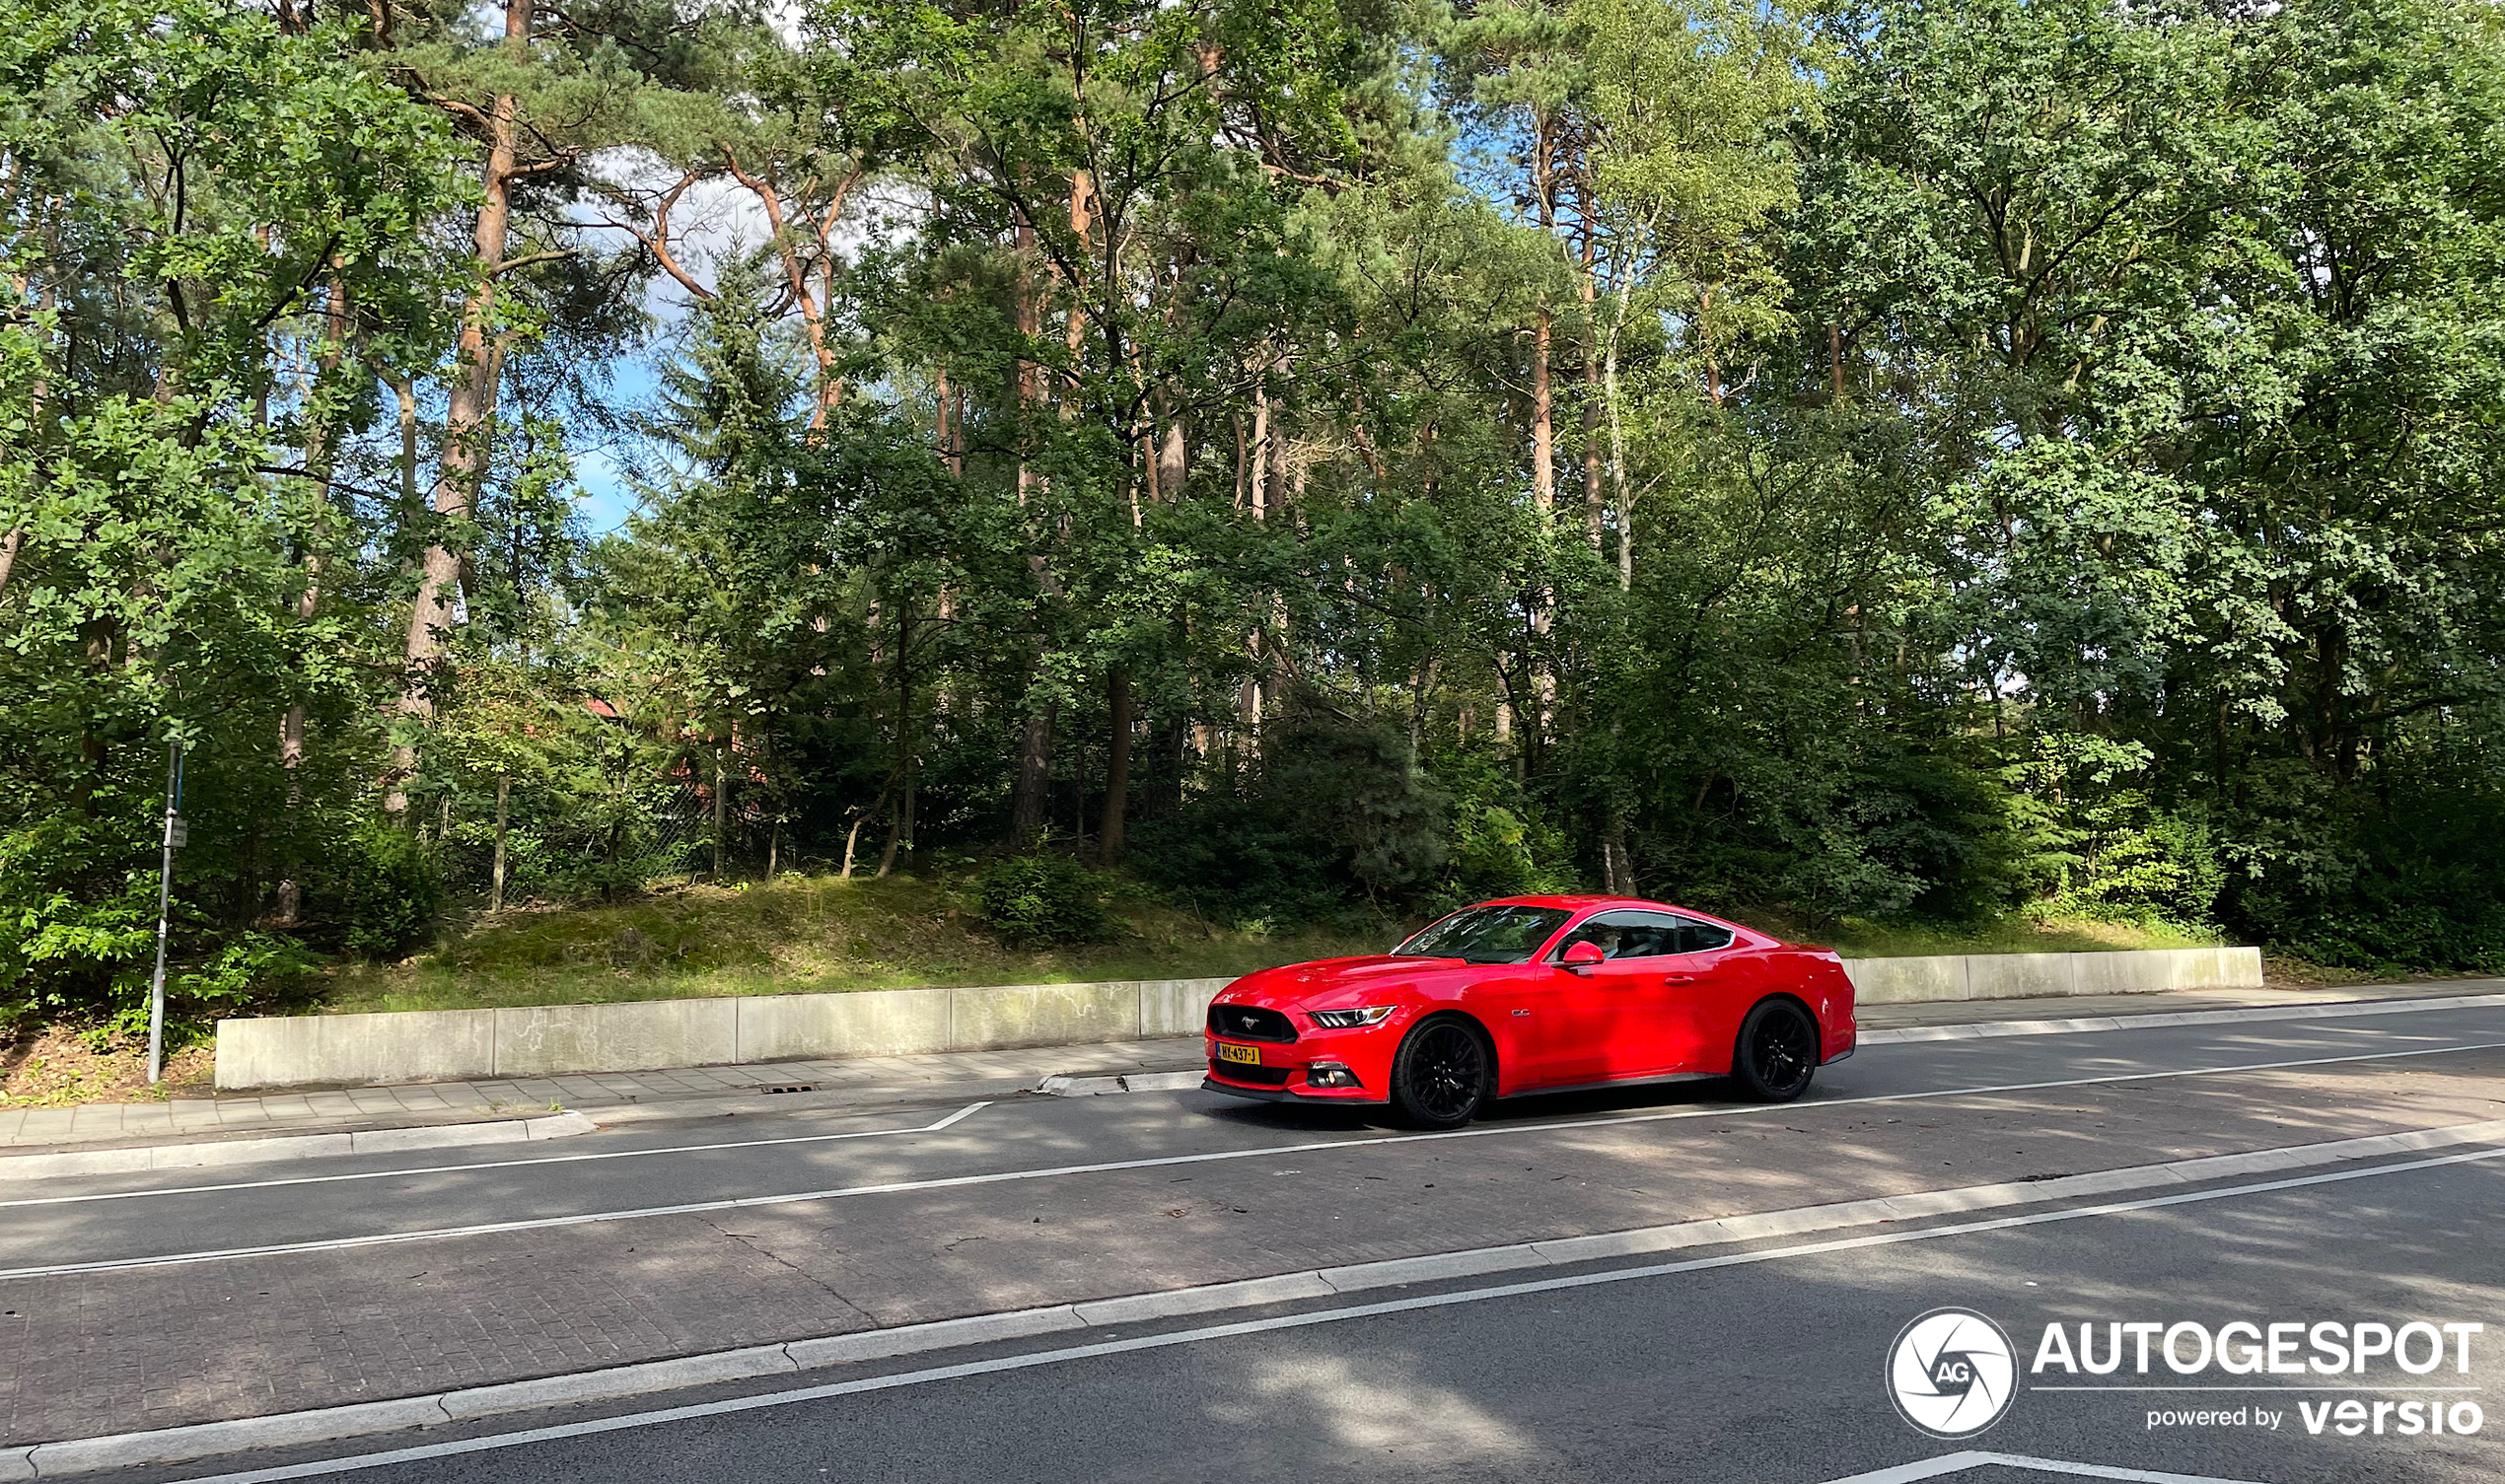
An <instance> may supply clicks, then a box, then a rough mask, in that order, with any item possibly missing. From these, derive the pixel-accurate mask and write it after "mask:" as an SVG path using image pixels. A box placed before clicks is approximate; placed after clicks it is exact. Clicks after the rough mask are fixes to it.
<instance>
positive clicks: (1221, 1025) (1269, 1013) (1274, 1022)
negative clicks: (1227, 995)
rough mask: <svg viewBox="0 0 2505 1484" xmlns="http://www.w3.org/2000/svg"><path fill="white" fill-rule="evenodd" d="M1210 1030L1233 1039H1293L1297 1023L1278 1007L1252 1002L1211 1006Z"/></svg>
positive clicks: (1211, 1032)
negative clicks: (1278, 1009) (1283, 1013)
mask: <svg viewBox="0 0 2505 1484" xmlns="http://www.w3.org/2000/svg"><path fill="white" fill-rule="evenodd" d="M1209 1033H1210V1034H1212V1035H1223V1036H1225V1037H1226V1038H1227V1039H1229V1040H1233V1041H1292V1040H1294V1039H1296V1024H1295V1022H1293V1021H1290V1020H1289V1019H1288V1018H1287V1017H1285V1016H1283V1015H1281V1014H1279V1013H1278V1012H1277V1011H1275V1010H1261V1009H1258V1008H1256V1007H1254V1006H1251V1005H1212V1006H1210V1007H1209Z"/></svg>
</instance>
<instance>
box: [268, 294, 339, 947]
mask: <svg viewBox="0 0 2505 1484" xmlns="http://www.w3.org/2000/svg"><path fill="white" fill-rule="evenodd" d="M349 318H350V311H349V306H348V286H347V285H346V284H345V283H343V282H341V281H340V280H339V279H338V278H337V277H335V276H334V277H333V278H332V279H331V281H330V295H329V301H328V303H327V304H326V305H325V306H324V308H323V313H322V350H321V352H320V353H319V355H318V356H317V357H316V362H315V364H316V366H317V368H318V369H317V371H316V373H315V378H314V387H315V391H316V395H317V396H319V394H320V392H321V390H322V389H323V388H324V387H325V386H326V385H327V384H328V383H329V381H330V380H331V378H333V377H334V376H336V375H337V374H338V371H339V363H340V361H341V360H342V359H343V358H344V357H345V356H346V354H347V345H348V322H349ZM329 433H330V430H329V426H328V424H327V423H326V422H324V421H323V419H322V412H321V410H320V408H319V407H318V406H317V407H310V408H308V411H307V419H306V428H305V472H306V473H307V474H308V475H310V476H312V479H313V487H314V519H313V523H312V525H313V529H312V530H311V531H310V532H309V533H308V536H307V542H306V551H305V591H304V592H302V593H300V594H298V595H297V597H296V621H297V622H298V623H311V622H312V621H313V617H314V614H315V612H316V611H318V610H319V609H320V607H321V606H322V539H323V534H324V533H323V530H322V526H323V521H322V517H323V515H324V514H325V513H326V512H327V511H328V509H329V493H330V466H331V441H330V436H329ZM304 761H305V703H304V701H303V700H302V699H298V700H295V701H291V702H290V703H288V707H287V714H286V715H285V716H284V717H281V718H280V719H279V723H278V766H279V767H280V768H281V769H282V770H284V771H285V772H286V774H287V800H286V803H285V804H284V805H283V806H282V813H281V814H280V818H281V820H282V821H283V826H282V828H281V829H280V831H279V838H280V841H281V848H282V849H284V850H285V851H286V859H285V861H284V862H283V870H282V874H281V875H280V877H279V881H278V890H277V892H276V897H275V901H274V904H273V911H272V913H271V918H272V922H273V925H275V926H278V927H293V926H295V924H296V920H297V919H298V918H299V917H300V916H302V915H303V911H304V886H303V883H299V882H298V881H297V880H296V851H295V844H294V841H295V831H294V829H293V825H294V823H295V820H296V814H297V812H298V810H299V809H300V808H301V807H302V805H303V802H304V788H303V783H302V781H301V780H300V779H299V778H298V777H297V773H298V770H299V769H300V768H302V766H303V765H304Z"/></svg>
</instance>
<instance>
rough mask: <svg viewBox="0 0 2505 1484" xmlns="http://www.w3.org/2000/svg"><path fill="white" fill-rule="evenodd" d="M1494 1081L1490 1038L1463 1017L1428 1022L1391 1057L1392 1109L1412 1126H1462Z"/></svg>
mask: <svg viewBox="0 0 2505 1484" xmlns="http://www.w3.org/2000/svg"><path fill="white" fill-rule="evenodd" d="M1494 1082H1495V1058H1494V1057H1492V1056H1490V1055H1489V1054H1488V1051H1487V1043H1486V1042H1485V1041H1482V1040H1480V1039H1479V1037H1478V1033H1477V1032H1476V1031H1474V1030H1472V1029H1471V1028H1470V1027H1469V1026H1467V1025H1464V1024H1463V1023H1462V1022H1460V1021H1457V1020H1452V1019H1439V1020H1432V1021H1428V1022H1426V1023H1425V1024H1423V1025H1419V1026H1417V1027H1416V1028H1415V1029H1413V1030H1411V1031H1410V1032H1409V1033H1408V1034H1407V1035H1406V1036H1403V1037H1402V1038H1401V1040H1400V1049H1399V1050H1398V1051H1397V1052H1395V1053H1394V1054H1393V1057H1392V1108H1393V1111H1394V1112H1395V1113H1396V1114H1397V1115H1398V1116H1399V1119H1400V1121H1401V1122H1403V1123H1405V1124H1407V1125H1409V1126H1410V1127H1411V1128H1427V1129H1441V1128H1460V1127H1461V1126H1462V1125H1463V1124H1465V1123H1467V1122H1469V1121H1470V1119H1472V1118H1474V1117H1476V1116H1477V1115H1478V1110H1479V1108H1480V1107H1481V1106H1482V1105H1484V1104H1485V1103H1486V1101H1487V1095H1488V1093H1489V1091H1490V1086H1491V1084H1493V1083H1494Z"/></svg>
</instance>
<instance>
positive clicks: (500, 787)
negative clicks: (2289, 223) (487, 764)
mask: <svg viewBox="0 0 2505 1484" xmlns="http://www.w3.org/2000/svg"><path fill="white" fill-rule="evenodd" d="M512 797H513V778H512V775H510V774H507V773H501V772H500V773H498V774H497V775H496V858H495V864H494V865H493V866H491V867H490V868H489V871H488V878H487V910H488V911H490V912H501V911H503V910H504V904H505V805H506V802H507V801H508V800H510V799H511V798H512Z"/></svg>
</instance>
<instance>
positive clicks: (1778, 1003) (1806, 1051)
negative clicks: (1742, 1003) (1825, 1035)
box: [1731, 1000, 1818, 1102]
mask: <svg viewBox="0 0 2505 1484" xmlns="http://www.w3.org/2000/svg"><path fill="white" fill-rule="evenodd" d="M1816 1075H1818V1023H1817V1022H1815V1021H1813V1020H1811V1019H1810V1018H1809V1012H1808V1011H1806V1010H1803V1009H1802V1008H1801V1007H1800V1006H1799V1005H1797V1004H1794V1003H1793V1002H1792V1001H1790V1000H1764V1001H1760V1002H1758V1004H1757V1007H1756V1008H1755V1009H1754V1010H1752V1011H1750V1012H1749V1018H1748V1019H1747V1020H1745V1021H1742V1022H1741V1023H1740V1043H1739V1045H1738V1046H1736V1047H1734V1048H1733V1053H1732V1057H1731V1076H1732V1078H1733V1079H1734V1080H1735V1081H1737V1082H1738V1083H1739V1084H1740V1086H1741V1088H1742V1089H1743V1090H1745V1091H1746V1092H1747V1093H1748V1095H1750V1096H1751V1097H1754V1098H1755V1099H1757V1100H1758V1101H1760V1102H1789V1101H1791V1100H1792V1099H1793V1098H1795V1097H1798V1096H1800V1095H1802V1094H1803V1093H1806V1092H1808V1091H1809V1081H1810V1079H1811V1078H1812V1077H1815V1076H1816Z"/></svg>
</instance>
